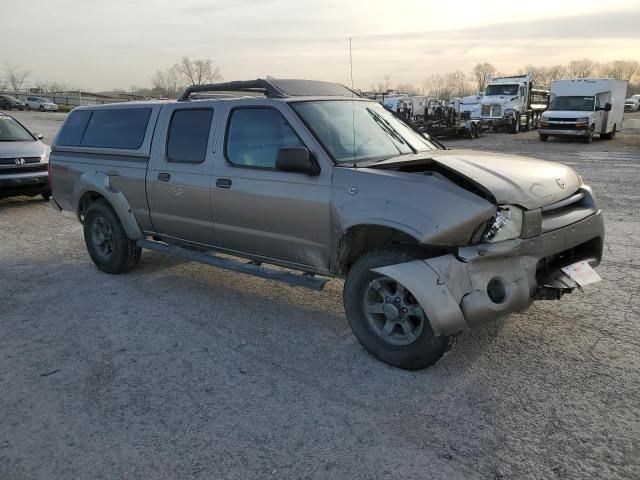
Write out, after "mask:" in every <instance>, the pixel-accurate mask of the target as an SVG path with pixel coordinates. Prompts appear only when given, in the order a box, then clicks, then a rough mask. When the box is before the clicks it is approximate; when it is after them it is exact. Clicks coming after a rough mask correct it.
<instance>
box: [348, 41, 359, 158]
mask: <svg viewBox="0 0 640 480" xmlns="http://www.w3.org/2000/svg"><path fill="white" fill-rule="evenodd" d="M349 68H350V69H351V97H352V98H353V96H354V90H353V54H352V52H351V37H349ZM351 130H352V131H353V166H354V168H356V167H357V166H358V164H357V162H356V106H355V105H354V103H353V100H351Z"/></svg>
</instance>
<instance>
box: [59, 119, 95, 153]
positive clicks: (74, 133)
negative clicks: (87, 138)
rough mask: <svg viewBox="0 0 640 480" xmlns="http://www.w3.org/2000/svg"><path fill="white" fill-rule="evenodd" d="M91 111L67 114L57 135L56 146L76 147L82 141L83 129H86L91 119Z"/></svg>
mask: <svg viewBox="0 0 640 480" xmlns="http://www.w3.org/2000/svg"><path fill="white" fill-rule="evenodd" d="M91 113H92V112H91V110H76V111H74V112H71V113H70V114H69V117H68V118H67V121H66V122H64V125H63V126H62V130H60V135H58V141H57V143H58V145H67V146H73V147H77V146H78V145H80V142H81V141H82V135H84V129H85V128H87V122H88V121H89V118H91Z"/></svg>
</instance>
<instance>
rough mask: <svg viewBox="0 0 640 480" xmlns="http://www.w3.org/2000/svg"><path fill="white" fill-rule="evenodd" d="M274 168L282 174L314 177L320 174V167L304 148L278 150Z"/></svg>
mask: <svg viewBox="0 0 640 480" xmlns="http://www.w3.org/2000/svg"><path fill="white" fill-rule="evenodd" d="M276 168H277V169H278V170H282V171H283V172H295V173H306V174H307V175H314V176H315V175H319V174H320V165H318V163H317V162H316V161H315V159H314V158H313V157H312V156H311V155H310V154H309V150H307V149H306V148H304V147H295V148H287V147H285V148H281V149H280V150H278V156H277V157H276Z"/></svg>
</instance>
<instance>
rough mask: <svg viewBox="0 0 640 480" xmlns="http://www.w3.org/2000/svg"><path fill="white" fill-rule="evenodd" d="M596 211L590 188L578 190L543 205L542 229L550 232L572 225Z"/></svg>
mask: <svg viewBox="0 0 640 480" xmlns="http://www.w3.org/2000/svg"><path fill="white" fill-rule="evenodd" d="M596 211H597V209H596V205H595V201H594V199H593V197H592V196H591V193H590V192H589V191H588V190H582V189H581V190H578V191H577V192H575V193H574V194H573V195H570V196H569V197H567V198H565V199H563V200H560V201H559V202H555V203H553V204H551V205H547V206H546V207H542V231H543V232H549V231H552V230H556V229H558V228H562V227H565V226H567V225H571V224H572V223H575V222H578V221H580V220H582V219H584V218H586V217H588V216H589V215H592V214H594V213H596Z"/></svg>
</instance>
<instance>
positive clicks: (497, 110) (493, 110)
mask: <svg viewBox="0 0 640 480" xmlns="http://www.w3.org/2000/svg"><path fill="white" fill-rule="evenodd" d="M480 114H481V115H482V116H483V117H499V116H500V115H502V106H501V105H494V104H488V103H485V104H484V105H482V109H481V112H480Z"/></svg>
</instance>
